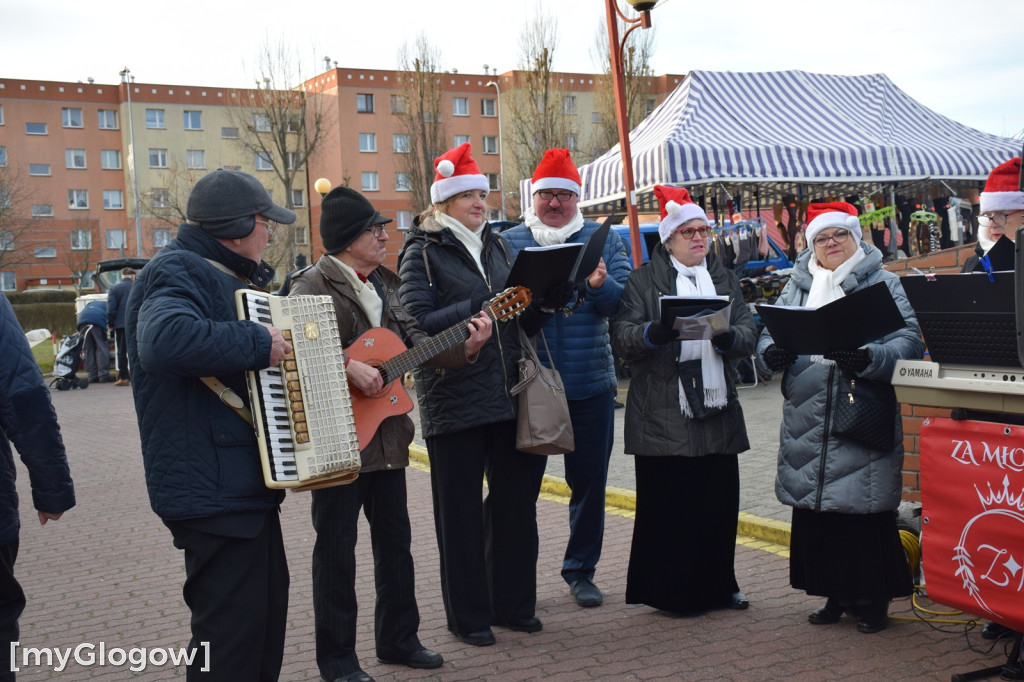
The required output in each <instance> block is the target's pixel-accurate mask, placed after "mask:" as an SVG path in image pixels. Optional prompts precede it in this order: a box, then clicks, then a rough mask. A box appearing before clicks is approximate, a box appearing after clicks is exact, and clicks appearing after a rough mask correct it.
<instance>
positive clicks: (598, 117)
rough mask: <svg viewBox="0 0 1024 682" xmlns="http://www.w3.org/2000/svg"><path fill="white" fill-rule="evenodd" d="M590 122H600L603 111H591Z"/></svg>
mask: <svg viewBox="0 0 1024 682" xmlns="http://www.w3.org/2000/svg"><path fill="white" fill-rule="evenodd" d="M590 122H591V123H600V122H601V113H600V112H597V111H592V112H590Z"/></svg>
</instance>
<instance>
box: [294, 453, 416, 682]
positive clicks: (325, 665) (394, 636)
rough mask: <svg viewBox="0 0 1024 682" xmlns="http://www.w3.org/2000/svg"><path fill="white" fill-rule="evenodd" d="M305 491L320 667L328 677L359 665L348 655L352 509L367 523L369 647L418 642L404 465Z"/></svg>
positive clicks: (352, 615) (353, 608)
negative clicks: (312, 532) (371, 603)
mask: <svg viewBox="0 0 1024 682" xmlns="http://www.w3.org/2000/svg"><path fill="white" fill-rule="evenodd" d="M312 495H313V501H312V513H313V527H314V528H315V529H316V544H315V545H314V546H313V613H314V618H315V623H316V663H317V666H319V668H320V674H321V675H322V676H323V677H324V679H327V680H333V679H335V678H338V677H342V676H344V675H347V674H349V673H352V672H355V671H356V670H359V668H360V666H359V660H358V658H357V657H356V654H355V645H356V615H357V613H358V604H357V603H356V589H355V582H356V540H357V539H358V536H359V529H358V522H359V510H360V508H361V509H362V510H363V513H364V514H365V515H366V520H367V521H368V522H369V524H370V544H371V547H372V549H373V575H374V584H375V586H376V588H377V601H376V606H375V611H374V639H375V641H376V645H377V651H378V653H379V652H381V651H382V650H384V651H394V650H403V651H416V650H418V649H420V648H421V647H420V642H419V639H418V638H417V636H416V631H417V630H418V629H419V626H420V613H419V609H418V608H417V606H416V593H415V590H416V579H415V572H414V568H413V559H412V552H411V550H410V544H411V542H412V531H411V530H410V527H409V511H408V506H407V493H406V485H405V469H396V470H390V471H372V472H370V473H367V474H360V475H359V478H357V479H356V480H355V481H353V482H352V483H350V484H348V485H342V486H336V487H334V488H325V489H323V490H314V491H313V493H312Z"/></svg>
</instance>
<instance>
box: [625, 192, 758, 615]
mask: <svg viewBox="0 0 1024 682" xmlns="http://www.w3.org/2000/svg"><path fill="white" fill-rule="evenodd" d="M654 193H655V196H657V198H658V201H659V202H660V204H661V213H662V220H661V224H660V225H659V228H658V232H659V235H660V237H661V244H660V245H658V246H656V247H655V249H654V251H653V253H652V254H651V259H650V261H648V262H647V263H645V264H644V265H643V266H641V267H640V268H638V269H637V270H634V271H633V273H632V274H630V276H629V279H628V280H627V281H626V286H625V289H624V290H623V292H622V297H621V298H620V299H619V307H618V310H617V311H616V313H615V318H614V319H613V321H612V324H611V334H612V346H613V348H615V350H616V351H617V352H618V353H620V354H621V355H622V357H623V358H624V359H625V361H626V362H628V363H629V366H630V368H631V370H632V371H631V379H630V384H629V394H628V396H627V400H626V416H625V429H624V434H625V452H626V454H630V455H634V466H635V468H636V495H637V506H636V520H635V523H634V527H633V544H632V547H631V549H630V555H629V570H628V573H627V576H626V602H627V603H630V604H646V605H648V606H651V607H654V608H656V609H662V610H664V611H671V612H676V613H687V614H694V613H701V612H704V611H708V610H711V609H719V608H734V609H745V608H747V606H749V602H748V601H747V597H746V596H745V595H744V594H743V592H742V591H741V590H740V588H739V585H738V584H737V582H736V574H735V571H734V569H733V562H734V558H735V551H736V523H737V520H738V515H739V490H740V479H739V466H738V461H737V455H738V454H739V453H740V452H743V451H745V450H748V449H749V447H750V445H749V443H748V441H747V432H746V425H745V424H744V421H743V411H742V409H741V408H740V404H739V402H738V400H737V394H736V388H735V386H734V385H733V379H732V373H731V372H729V371H727V367H728V362H729V361H730V360H733V359H738V358H743V357H750V355H751V354H752V353H753V350H754V342H755V335H756V334H755V327H754V319H753V316H752V315H751V314H750V310H749V309H748V308H747V306H746V305H745V304H744V302H743V294H742V292H741V290H740V283H739V279H737V277H736V275H735V274H733V273H732V272H731V271H730V270H727V269H726V268H725V267H724V266H723V265H722V264H721V262H720V261H719V260H718V259H717V258H716V257H715V256H714V255H713V254H710V253H708V240H709V235H710V232H711V230H710V222H709V221H708V218H707V215H705V213H704V211H703V210H702V209H701V208H700V207H699V206H697V205H696V204H694V203H693V202H692V201H690V196H689V194H688V193H687V191H686V190H685V189H681V188H676V187H664V186H661V185H657V186H655V188H654ZM662 296H687V297H705V296H724V297H727V298H728V299H729V300H730V301H731V307H730V313H729V327H728V329H725V330H722V331H720V332H719V333H718V334H717V335H716V336H714V337H713V338H711V339H709V340H680V339H678V338H677V333H676V331H675V330H674V329H673V328H672V326H671V325H669V324H663V323H662V322H661V320H660V317H661V315H660V299H661V297H662Z"/></svg>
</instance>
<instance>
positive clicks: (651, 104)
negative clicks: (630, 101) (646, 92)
mask: <svg viewBox="0 0 1024 682" xmlns="http://www.w3.org/2000/svg"><path fill="white" fill-rule="evenodd" d="M657 107H658V99H657V98H656V97H648V98H646V99H645V100H644V118H647V117H648V116H650V115H651V114H652V113H654V110H655V109H656V108H657Z"/></svg>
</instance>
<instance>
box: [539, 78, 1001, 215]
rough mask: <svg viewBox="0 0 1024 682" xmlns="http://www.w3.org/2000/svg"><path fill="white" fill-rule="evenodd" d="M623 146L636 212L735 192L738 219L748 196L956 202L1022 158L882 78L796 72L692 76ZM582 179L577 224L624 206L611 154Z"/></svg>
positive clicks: (616, 159) (766, 200) (617, 161)
mask: <svg viewBox="0 0 1024 682" xmlns="http://www.w3.org/2000/svg"><path fill="white" fill-rule="evenodd" d="M629 139H630V148H631V151H632V155H633V169H634V177H635V184H636V190H637V194H638V205H639V207H640V210H641V212H651V211H657V202H656V201H655V200H654V198H653V194H652V191H651V190H652V188H653V187H654V185H658V184H660V185H680V186H684V187H688V188H691V194H694V195H695V196H697V195H700V194H710V195H711V196H715V195H718V196H723V197H724V196H732V195H737V194H740V193H741V192H742V194H743V197H744V198H743V205H742V208H743V209H744V210H747V209H753V208H754V205H753V204H754V199H753V197H754V196H756V197H757V199H758V202H759V203H761V205H762V206H766V205H770V203H771V202H772V201H774V200H777V199H779V198H781V197H782V196H784V195H794V196H797V197H799V198H803V199H816V198H820V197H824V196H836V197H846V196H850V195H856V196H863V195H866V194H873V193H875V192H877V191H880V190H882V189H883V188H885V189H890V190H891V189H893V188H894V187H896V188H898V191H901V192H908V193H909V192H913V191H915V189H917V190H920V189H923V188H926V187H930V186H932V185H937V184H940V183H941V184H942V185H944V186H945V188H946V190H951V192H965V191H967V190H970V189H973V190H976V189H977V188H979V187H980V183H982V182H983V181H984V180H985V178H986V177H987V176H988V173H989V171H990V170H991V169H992V168H994V167H995V166H997V165H998V164H1000V163H1002V162H1003V161H1006V160H1007V159H1010V158H1012V157H1013V156H1016V155H1017V154H1018V153H1019V152H1020V144H1019V143H1018V142H1015V141H1013V140H1012V139H1010V138H1004V137H999V136H996V135H989V134H987V133H983V132H981V131H978V130H975V129H973V128H969V127H968V126H965V125H962V124H960V123H957V122H956V121H953V120H950V119H948V118H946V117H944V116H941V115H939V114H936V113H935V112H933V111H932V110H930V109H928V108H927V107H925V106H923V105H921V104H920V103H918V102H917V101H915V100H914V99H912V98H910V97H908V96H907V95H906V94H905V93H904V92H903V91H902V90H900V89H899V88H898V87H896V86H895V85H894V84H893V83H892V81H890V80H889V79H888V78H887V77H886V76H885V75H883V74H872V75H866V76H836V75H828V74H816V73H808V72H806V71H775V72H750V73H740V72H731V71H692V72H690V73H689V74H688V75H687V76H686V78H684V79H683V82H682V83H680V84H679V85H678V86H677V87H676V89H675V90H674V91H673V92H672V94H671V95H669V97H668V98H667V99H666V100H665V101H664V102H663V103H662V104H661V105H660V106H659V107H658V108H657V109H655V110H654V111H653V112H652V113H651V115H650V116H648V117H647V118H646V119H645V120H644V121H643V122H642V123H640V125H638V126H637V127H636V128H635V129H634V130H633V131H632V132H631V133H630V135H629ZM580 175H581V176H582V180H583V191H582V194H581V197H580V206H581V208H582V209H584V211H585V212H586V213H588V214H590V215H596V214H599V213H608V212H611V211H612V210H614V209H615V208H616V207H618V206H621V205H622V203H623V202H622V199H623V198H624V196H625V193H624V190H623V181H622V159H621V155H620V153H619V145H616V146H615V147H613V148H612V149H610V150H609V151H608V152H606V153H605V154H603V155H602V156H600V157H598V158H597V159H595V160H594V161H593V162H591V163H589V164H586V165H584V166H582V167H581V168H580ZM701 185H704V186H708V185H710V186H708V187H705V188H704V189H706V190H707V191H705V192H702V191H701V189H702V188H701V187H700V186H701ZM524 189H525V188H524ZM712 192H714V193H713V194H712ZM961 196H962V194H961Z"/></svg>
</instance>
